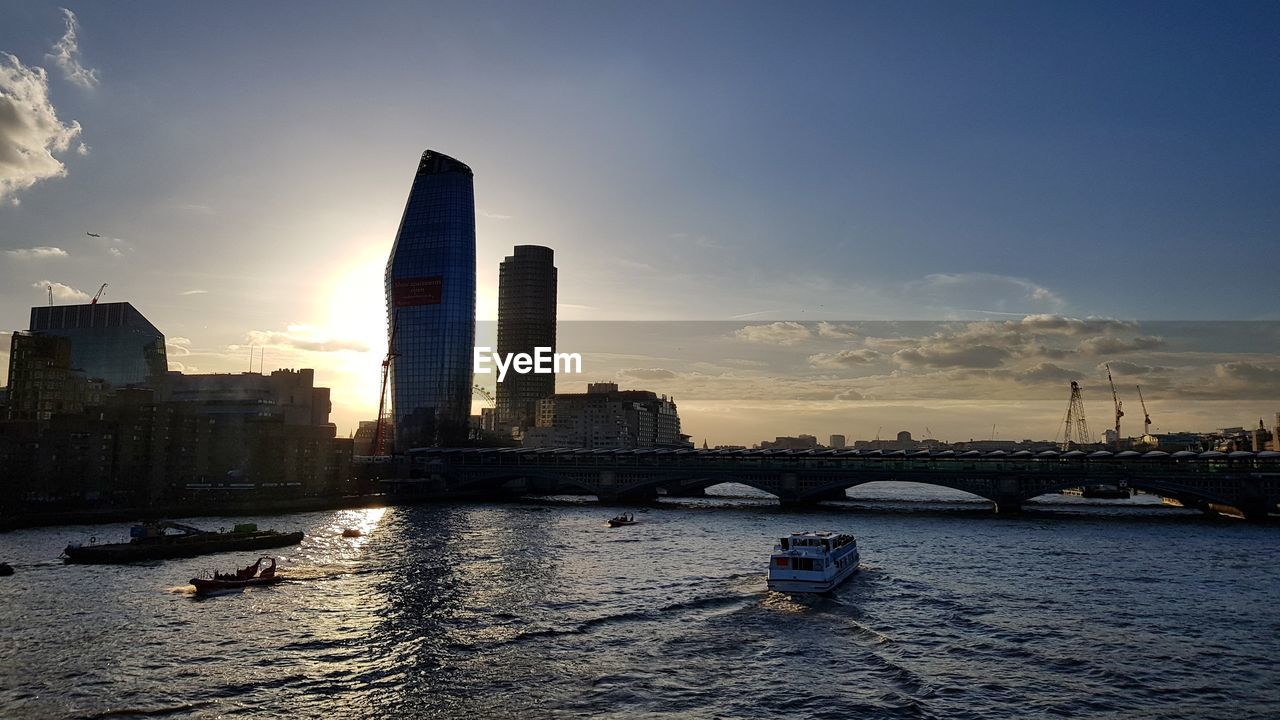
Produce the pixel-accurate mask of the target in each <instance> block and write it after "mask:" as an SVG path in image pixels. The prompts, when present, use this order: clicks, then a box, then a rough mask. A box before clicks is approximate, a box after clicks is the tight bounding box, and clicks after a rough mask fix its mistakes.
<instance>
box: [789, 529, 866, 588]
mask: <svg viewBox="0 0 1280 720" xmlns="http://www.w3.org/2000/svg"><path fill="white" fill-rule="evenodd" d="M858 560H859V556H858V540H857V539H856V538H855V537H854V536H852V535H844V534H839V533H833V532H798V533H791V535H790V536H788V537H784V538H781V539H779V540H778V544H777V545H775V546H774V548H773V554H772V555H770V556H769V579H768V586H769V589H770V590H776V591H778V592H784V593H823V592H828V591H830V590H832V589H834V588H835V587H836V586H837V585H839V584H840V583H842V582H844V581H845V580H848V579H849V577H850V576H851V575H853V574H854V573H855V572H857V570H858Z"/></svg>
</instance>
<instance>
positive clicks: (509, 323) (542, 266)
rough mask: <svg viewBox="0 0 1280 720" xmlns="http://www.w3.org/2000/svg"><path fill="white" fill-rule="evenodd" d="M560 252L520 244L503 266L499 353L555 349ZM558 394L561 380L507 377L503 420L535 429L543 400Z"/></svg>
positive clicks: (499, 403)
mask: <svg viewBox="0 0 1280 720" xmlns="http://www.w3.org/2000/svg"><path fill="white" fill-rule="evenodd" d="M554 259H555V251H553V250H552V249H551V248H547V247H541V246H538V245H517V246H516V249H515V252H514V253H513V254H512V255H510V256H508V257H507V259H506V260H503V261H502V264H501V265H500V266H499V268H498V354H499V355H501V356H504V357H506V356H508V355H509V354H510V353H528V354H529V355H533V354H534V350H535V348H540V347H544V348H550V349H551V351H552V352H554V351H555V348H556V266H555V265H554V264H553V261H554ZM555 392H556V376H555V375H549V374H540V373H517V372H509V373H507V376H506V379H505V380H503V381H502V382H499V383H498V395H497V398H496V402H495V405H496V409H497V414H498V418H497V419H498V422H499V423H506V424H511V425H518V426H520V427H532V426H533V424H534V421H535V419H536V416H537V410H538V401H539V400H541V399H542V398H545V397H550V396H551V395H554V394H555Z"/></svg>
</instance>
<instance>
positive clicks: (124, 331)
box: [29, 302, 169, 387]
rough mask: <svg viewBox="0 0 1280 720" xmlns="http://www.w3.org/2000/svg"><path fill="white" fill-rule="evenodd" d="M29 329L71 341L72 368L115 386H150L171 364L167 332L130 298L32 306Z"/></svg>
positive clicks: (33, 332) (38, 333)
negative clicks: (167, 353)
mask: <svg viewBox="0 0 1280 720" xmlns="http://www.w3.org/2000/svg"><path fill="white" fill-rule="evenodd" d="M29 330H30V332H31V333H32V334H35V335H45V336H56V337H63V338H67V339H68V340H70V341H71V369H73V370H77V371H79V372H82V373H84V376H85V377H87V378H93V379H100V380H103V381H104V382H106V383H107V384H108V385H110V386H112V387H128V386H134V385H149V384H151V383H153V382H154V381H155V379H156V378H157V377H158V376H160V375H162V374H164V373H165V372H166V371H167V370H168V369H169V368H168V358H167V357H166V355H165V348H164V334H163V333H161V332H160V331H159V330H157V329H156V327H155V326H154V325H152V324H151V322H150V321H148V320H147V319H146V318H145V317H143V315H142V313H140V312H138V311H137V310H136V309H134V307H133V305H130V304H129V303H127V302H116V303H98V304H88V305H44V306H37V307H33V308H31V326H30V328H29Z"/></svg>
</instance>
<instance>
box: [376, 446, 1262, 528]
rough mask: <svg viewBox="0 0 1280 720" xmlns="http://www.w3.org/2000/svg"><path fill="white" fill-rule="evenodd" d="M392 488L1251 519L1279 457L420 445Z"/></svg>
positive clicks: (620, 498) (390, 482)
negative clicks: (886, 491)
mask: <svg viewBox="0 0 1280 720" xmlns="http://www.w3.org/2000/svg"><path fill="white" fill-rule="evenodd" d="M402 462H403V463H404V464H405V466H403V467H402V468H401V469H400V471H399V472H398V473H396V474H397V475H398V479H394V480H384V481H383V483H384V486H386V487H388V488H389V490H390V491H391V492H413V490H414V488H415V487H418V488H420V487H422V486H424V485H429V486H430V487H432V488H433V489H435V490H437V491H439V490H444V491H447V492H448V493H451V494H461V495H467V494H471V495H493V494H501V493H512V492H515V493H520V492H524V493H537V494H546V493H553V492H581V493H585V494H591V495H595V496H597V497H598V498H599V499H600V500H601V501H602V502H610V503H613V502H632V501H644V500H650V499H653V498H655V497H657V496H658V495H659V494H660V493H665V494H667V495H668V496H677V497H690V496H694V497H696V496H700V495H702V494H704V491H705V490H706V488H708V487H711V486H712V485H718V484H720V483H726V482H735V483H742V484H744V485H749V486H751V487H753V488H756V489H758V490H762V491H764V492H766V493H769V494H770V495H773V496H775V497H777V498H778V500H779V501H780V502H781V503H782V504H784V505H806V504H813V503H817V502H821V501H823V500H837V499H844V498H845V490H846V489H848V488H850V487H854V486H857V485H861V484H863V483H869V482H877V481H884V480H894V481H902V482H917V483H925V484H929V485H938V486H941V487H947V488H952V489H955V490H961V491H964V492H967V493H971V494H973V495H977V496H979V497H983V498H986V499H987V500H990V501H991V502H992V503H994V504H995V508H996V510H997V512H1002V513H1003V512H1016V511H1018V510H1019V509H1021V507H1022V504H1023V503H1025V502H1026V501H1028V500H1030V499H1031V498H1034V497H1037V496H1039V495H1045V494H1048V493H1056V492H1058V491H1061V490H1064V489H1068V488H1078V487H1084V486H1090V485H1112V486H1118V487H1121V488H1132V489H1138V490H1145V491H1148V492H1151V493H1153V494H1156V495H1160V496H1162V497H1167V498H1172V499H1174V500H1177V501H1179V502H1180V503H1182V504H1183V505H1186V506H1187V507H1198V508H1202V509H1206V510H1207V509H1210V508H1211V507H1213V506H1217V507H1229V508H1235V509H1236V510H1238V511H1239V512H1240V513H1241V514H1242V515H1244V516H1245V517H1246V518H1250V519H1264V518H1266V517H1267V516H1268V515H1270V514H1272V513H1276V512H1278V511H1280V508H1278V507H1277V504H1278V503H1280V452H1270V451H1268V452H1261V453H1250V452H1233V453H1221V452H1206V453H1195V452H1190V451H1183V452H1176V453H1172V454H1170V453H1166V452H1160V451H1152V452H1147V453H1138V452H1134V451H1126V452H1121V453H1111V452H1107V451H1098V452H1093V453H1085V452H1083V451H1078V450H1074V451H1070V452H1066V453H1059V452H1056V451H1052V450H1049V451H1045V452H1040V453H1032V452H1030V451H1026V450H1024V451H1019V452H1015V453H1006V452H1004V451H999V450H997V451H994V452H987V453H982V452H979V451H976V450H974V451H969V452H962V453H958V452H955V451H952V450H947V451H942V452H929V451H920V452H915V453H907V452H904V451H897V452H891V453H884V452H881V451H872V452H865V451H855V450H805V451H794V450H696V449H692V448H680V449H654V448H646V449H638V450H629V449H582V448H421V449H416V450H411V451H409V452H408V453H406V455H405V457H404V459H403V461H402Z"/></svg>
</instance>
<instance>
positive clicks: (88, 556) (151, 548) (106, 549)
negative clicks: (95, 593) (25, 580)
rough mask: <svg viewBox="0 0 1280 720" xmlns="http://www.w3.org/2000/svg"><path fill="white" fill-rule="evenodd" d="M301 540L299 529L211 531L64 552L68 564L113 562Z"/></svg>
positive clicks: (73, 547)
mask: <svg viewBox="0 0 1280 720" xmlns="http://www.w3.org/2000/svg"><path fill="white" fill-rule="evenodd" d="M300 542H302V532H301V531H299V532H292V533H276V532H271V533H245V534H244V535H243V536H242V537H237V536H236V533H210V534H209V536H208V537H204V536H196V537H191V538H184V539H180V540H174V541H171V542H143V543H116V544H111V545H79V546H76V545H69V546H67V549H66V550H64V551H63V554H64V555H66V560H67V562H69V563H85V564H94V565H113V564H122V563H131V562H141V561H145V560H167V559H169V558H185V557H196V556H198V555H208V554H211V553H220V552H238V551H241V550H266V549H268V548H277V547H285V546H286V545H297V544H298V543H300Z"/></svg>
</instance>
